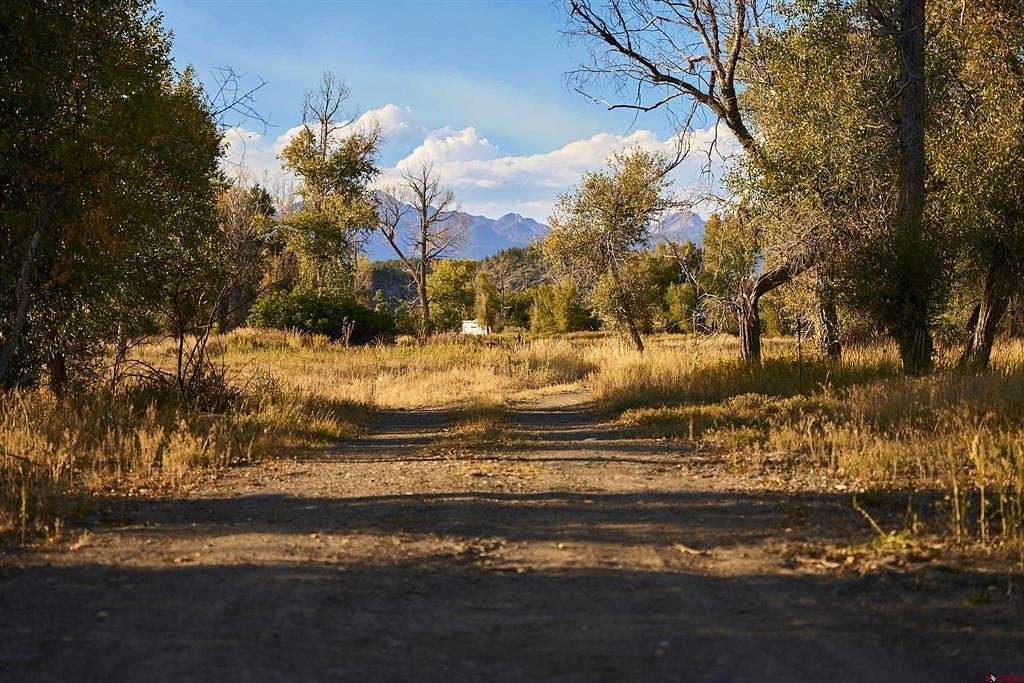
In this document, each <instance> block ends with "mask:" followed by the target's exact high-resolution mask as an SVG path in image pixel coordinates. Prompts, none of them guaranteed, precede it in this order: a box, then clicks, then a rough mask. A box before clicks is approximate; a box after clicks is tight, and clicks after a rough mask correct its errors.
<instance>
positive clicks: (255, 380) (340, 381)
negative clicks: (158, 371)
mask: <svg viewBox="0 0 1024 683" xmlns="http://www.w3.org/2000/svg"><path fill="white" fill-rule="evenodd" d="M211 351H212V354H213V357H214V358H215V359H216V360H215V362H216V363H218V364H219V365H223V367H224V368H226V371H227V372H228V373H229V374H230V375H231V376H233V377H234V378H235V380H234V381H235V383H236V384H237V392H236V393H237V394H238V400H236V401H235V402H234V403H233V405H232V406H231V407H230V409H228V410H226V411H223V412H218V413H209V412H203V411H201V410H198V409H196V408H194V407H188V406H182V405H180V404H179V403H177V402H175V401H174V400H173V399H169V398H168V397H166V396H161V395H159V392H157V394H156V395H154V392H153V391H151V390H150V387H148V386H147V385H146V384H145V383H144V382H143V383H141V384H139V385H138V386H134V387H132V386H129V387H128V388H126V389H125V390H123V391H120V392H118V393H116V394H113V395H110V394H108V393H105V392H102V391H97V392H96V393H95V394H92V395H84V396H80V397H76V399H75V400H74V401H64V402H58V401H56V400H55V399H54V398H53V396H51V395H50V394H49V393H48V392H47V391H46V390H45V389H34V390H26V391H15V392H11V393H8V394H6V395H4V396H0V452H2V453H3V454H4V455H2V456H0V533H3V532H5V531H6V532H10V531H11V530H18V529H20V530H23V531H36V530H40V529H43V530H46V529H48V530H51V531H52V530H53V529H54V528H55V527H56V526H57V525H58V523H59V520H60V519H62V518H63V517H65V516H66V515H68V514H70V513H73V512H74V511H75V510H76V509H77V508H78V507H79V506H80V505H81V504H82V503H83V502H84V501H85V499H86V497H87V495H88V494H89V493H91V492H95V491H99V490H109V489H115V490H116V489H119V488H121V489H123V488H124V487H125V486H126V485H139V484H140V482H145V483H148V484H150V485H152V484H174V483H176V482H180V481H182V480H184V479H187V478H188V477H189V475H190V474H191V473H193V472H195V471H199V470H202V469H204V468H210V467H223V466H227V465H230V464H234V463H239V462H251V461H254V460H258V459H261V458H265V457H273V456H279V455H285V454H288V453H291V452H294V451H295V450H296V449H303V448H309V447H314V446H318V445H323V444H328V443H332V442H336V441H338V440H341V439H344V438H348V437H351V436H353V435H354V434H356V433H358V432H359V430H360V429H361V428H362V427H363V426H364V425H365V424H366V422H367V420H368V417H369V416H370V414H371V413H372V411H373V410H376V409H394V408H418V407H427V406H440V405H445V406H451V407H453V408H472V407H474V406H498V405H501V404H502V403H503V402H504V400H505V399H507V398H510V397H512V396H514V395H515V394H516V393H517V392H521V391H524V390H529V389H534V388H538V387H543V386H547V385H549V384H558V383H562V382H572V381H576V380H579V379H581V378H583V377H585V376H586V375H587V374H588V373H589V372H591V371H592V370H593V366H592V365H591V364H590V362H589V361H587V360H586V359H584V357H583V354H582V353H581V352H580V350H579V347H578V345H577V344H576V343H575V342H573V341H571V340H567V339H545V340H535V341H532V342H524V341H506V342H505V343H501V344H493V343H489V342H481V341H480V340H474V339H466V338H460V337H453V336H449V337H438V338H436V339H434V340H432V343H431V344H429V345H427V346H425V347H422V348H419V347H415V346H407V345H398V346H373V347H354V348H350V347H344V346H339V345H335V344H331V343H330V342H329V340H328V339H327V338H326V337H320V336H304V335H300V334H295V333H289V332H273V331H255V330H238V331H235V332H232V333H231V334H227V335H223V336H220V337H216V338H214V340H213V341H212V345H211ZM134 360H135V361H139V362H142V363H145V365H146V366H147V367H153V368H164V369H169V368H170V367H172V366H173V362H174V350H173V345H172V344H171V343H170V342H167V341H163V342H160V341H157V342H154V343H151V344H147V345H145V346H143V347H141V348H140V349H139V351H138V353H137V357H136V358H135V359H134Z"/></svg>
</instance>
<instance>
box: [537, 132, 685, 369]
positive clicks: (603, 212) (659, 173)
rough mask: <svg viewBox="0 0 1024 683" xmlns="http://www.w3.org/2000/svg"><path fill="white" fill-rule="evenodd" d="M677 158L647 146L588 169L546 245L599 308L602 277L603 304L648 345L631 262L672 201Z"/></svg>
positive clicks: (560, 209)
mask: <svg viewBox="0 0 1024 683" xmlns="http://www.w3.org/2000/svg"><path fill="white" fill-rule="evenodd" d="M671 167H672V165H671V163H670V162H669V161H668V160H667V158H666V157H665V156H664V155H661V154H654V153H651V152H646V151H643V150H634V151H631V152H628V153H620V154H617V155H615V156H614V157H612V159H611V162H610V164H609V166H608V168H607V170H604V171H600V172H595V173H588V174H586V175H584V176H583V180H582V181H581V183H580V185H579V186H578V187H577V188H576V189H574V190H573V191H572V192H570V193H568V194H565V195H562V196H561V197H560V198H559V200H558V203H557V205H556V207H555V213H554V215H553V216H552V217H551V219H550V221H549V223H550V225H551V231H550V232H549V233H548V235H547V236H546V237H545V238H544V242H543V244H542V250H543V253H544V256H545V258H546V259H547V260H548V262H549V263H551V265H552V267H553V268H554V269H555V270H556V271H557V272H559V273H561V274H562V275H563V276H565V277H568V278H571V279H572V280H573V281H574V282H575V283H576V286H577V287H578V288H579V290H580V292H582V294H583V296H584V297H585V298H586V299H587V300H588V302H589V303H590V304H591V305H592V306H593V307H595V308H597V306H598V303H597V302H596V301H595V300H594V298H593V297H594V294H595V293H596V292H598V291H599V290H598V285H599V283H600V282H601V280H602V278H606V283H607V284H606V285H605V286H603V287H601V289H600V292H601V293H602V296H601V297H600V300H601V303H600V307H601V310H602V311H603V312H604V313H605V314H606V315H607V316H608V317H609V319H611V320H614V321H615V323H616V325H617V326H619V327H621V328H622V329H624V330H625V331H626V332H627V333H628V335H629V338H630V340H631V341H632V343H633V345H634V346H635V347H636V349H637V350H638V351H641V352H642V351H643V349H644V343H643V339H642V338H641V336H640V331H641V325H640V324H639V322H638V320H637V319H636V316H635V312H636V311H637V310H638V308H639V307H638V303H639V302H638V300H637V298H636V297H637V295H638V294H639V293H640V290H639V287H638V285H637V283H635V282H632V281H630V279H629V278H630V277H631V275H632V274H633V271H629V270H627V268H626V262H627V261H628V260H629V258H630V256H631V255H632V254H633V253H634V251H635V250H636V249H638V248H640V247H642V246H644V245H646V244H647V242H648V241H649V240H650V224H651V222H652V221H653V220H654V219H655V217H657V216H658V215H659V214H661V213H662V212H663V211H664V210H665V209H666V208H667V207H668V199H667V197H666V195H665V193H666V190H667V188H668V185H669V182H668V180H666V176H667V174H668V171H669V170H670V168H671Z"/></svg>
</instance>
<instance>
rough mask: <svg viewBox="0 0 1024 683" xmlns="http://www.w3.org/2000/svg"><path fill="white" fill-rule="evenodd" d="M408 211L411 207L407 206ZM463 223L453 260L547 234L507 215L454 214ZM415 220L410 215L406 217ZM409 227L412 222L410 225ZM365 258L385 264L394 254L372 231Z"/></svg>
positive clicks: (477, 256) (537, 226)
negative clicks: (464, 232)
mask: <svg viewBox="0 0 1024 683" xmlns="http://www.w3.org/2000/svg"><path fill="white" fill-rule="evenodd" d="M410 208H411V207H410ZM456 213H458V214H460V215H461V216H462V218H463V220H465V221H466V225H467V228H468V230H469V236H468V239H467V240H466V244H465V245H464V246H463V249H462V251H461V252H460V253H454V254H452V256H454V257H457V258H469V259H475V260H477V259H482V258H486V257H488V256H493V255H494V254H497V253H498V252H499V251H501V250H502V249H509V248H512V247H525V246H527V245H529V244H530V243H531V242H533V241H534V240H536V239H538V238H540V237H543V236H544V235H545V234H547V231H548V226H546V225H544V224H543V223H538V222H537V221H535V220H533V219H532V218H527V217H526V216H523V215H522V214H519V213H515V212H510V213H506V214H505V215H504V216H502V217H501V218H488V217H487V216H476V215H473V214H471V213H466V212H463V211H458V212H456ZM407 220H409V221H413V222H414V221H415V218H414V216H413V215H412V214H410V215H409V217H408V218H407ZM410 225H412V223H410ZM366 255H367V257H368V258H369V259H370V260H371V261H387V260H390V259H393V258H395V252H394V250H393V249H392V248H391V245H389V244H388V242H387V240H386V239H384V237H383V235H381V234H380V233H379V232H376V231H375V232H374V233H373V234H372V235H371V236H370V239H369V240H367V244H366Z"/></svg>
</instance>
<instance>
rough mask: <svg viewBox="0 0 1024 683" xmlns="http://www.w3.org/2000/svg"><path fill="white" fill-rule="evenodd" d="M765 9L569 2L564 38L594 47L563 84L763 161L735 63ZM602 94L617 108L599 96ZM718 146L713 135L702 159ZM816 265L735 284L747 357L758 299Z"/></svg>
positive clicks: (755, 342)
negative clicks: (712, 131)
mask: <svg viewBox="0 0 1024 683" xmlns="http://www.w3.org/2000/svg"><path fill="white" fill-rule="evenodd" d="M768 6H769V3H768V2H763V1H762V0H687V1H683V2H676V1H673V0H630V1H628V2H627V1H624V0H603V1H601V2H596V1H593V0H568V2H567V3H566V8H567V12H568V20H569V27H568V33H569V35H570V36H571V37H575V38H579V39H582V40H584V41H586V42H587V43H589V44H590V45H591V46H592V59H591V62H590V63H589V64H586V65H584V66H582V67H580V68H579V69H578V70H577V71H574V72H572V73H571V74H569V82H570V83H572V84H573V85H574V86H575V87H576V89H577V90H578V91H580V92H582V93H584V94H588V95H589V96H591V97H592V98H593V99H595V100H598V101H601V102H604V103H605V104H606V105H607V106H608V108H609V109H629V110H634V111H637V112H647V111H653V110H655V109H664V110H665V111H667V112H668V114H669V116H670V118H672V119H673V120H674V121H675V122H676V124H677V126H678V128H679V129H680V131H681V132H684V133H685V132H689V131H691V130H692V129H693V128H694V126H695V125H703V124H706V123H708V122H712V123H715V124H717V123H719V122H720V123H722V124H724V125H725V126H726V127H727V128H728V129H729V131H731V133H732V135H733V136H734V137H735V139H736V140H737V142H738V143H739V144H740V146H741V147H742V149H743V150H744V152H745V153H746V155H747V156H748V157H750V158H751V159H753V160H760V159H761V153H760V142H759V140H758V139H757V137H756V136H755V131H753V130H752V128H751V126H750V124H749V122H748V121H747V119H746V117H745V114H744V111H743V107H742V103H741V91H742V89H743V83H742V82H741V65H742V63H743V60H744V58H745V53H746V51H748V50H749V49H750V47H751V45H753V44H756V42H757V40H758V37H759V31H760V28H761V27H762V26H763V25H765V24H766V23H768V24H770V23H771V22H768V21H767V18H766V13H767V8H768ZM609 89H610V90H611V91H612V92H613V93H614V95H615V97H616V98H617V99H616V101H614V102H607V101H606V100H605V99H604V98H603V97H600V96H599V95H600V93H602V92H603V91H605V90H609ZM716 144H717V137H716V139H715V142H714V143H713V144H712V149H709V150H708V154H709V156H710V155H711V154H712V153H714V146H715V145H716ZM791 241H793V240H791ZM804 251H809V250H804ZM784 253H785V252H784V251H782V250H780V251H779V252H778V254H780V255H781V254H784ZM814 260H815V259H807V258H801V259H799V260H796V261H793V260H789V259H787V258H780V259H779V260H778V261H775V260H769V259H765V264H766V267H764V268H763V269H762V270H761V272H760V273H759V274H757V275H756V276H755V275H752V276H751V277H748V278H746V279H745V280H744V281H743V282H742V283H741V284H740V286H739V288H738V291H737V292H736V294H735V297H736V308H737V310H738V323H739V331H740V337H741V340H742V344H741V349H742V354H743V358H744V359H746V360H748V361H751V362H759V361H760V357H761V342H760V336H761V322H760V312H759V302H760V300H761V297H763V296H764V295H765V294H767V293H768V292H770V291H772V290H773V289H775V288H776V287H779V286H781V285H783V284H785V283H787V282H789V281H790V280H792V279H793V278H794V277H796V276H797V275H799V274H800V273H802V272H804V271H805V270H807V269H808V268H809V267H811V266H812V265H813V263H814Z"/></svg>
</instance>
